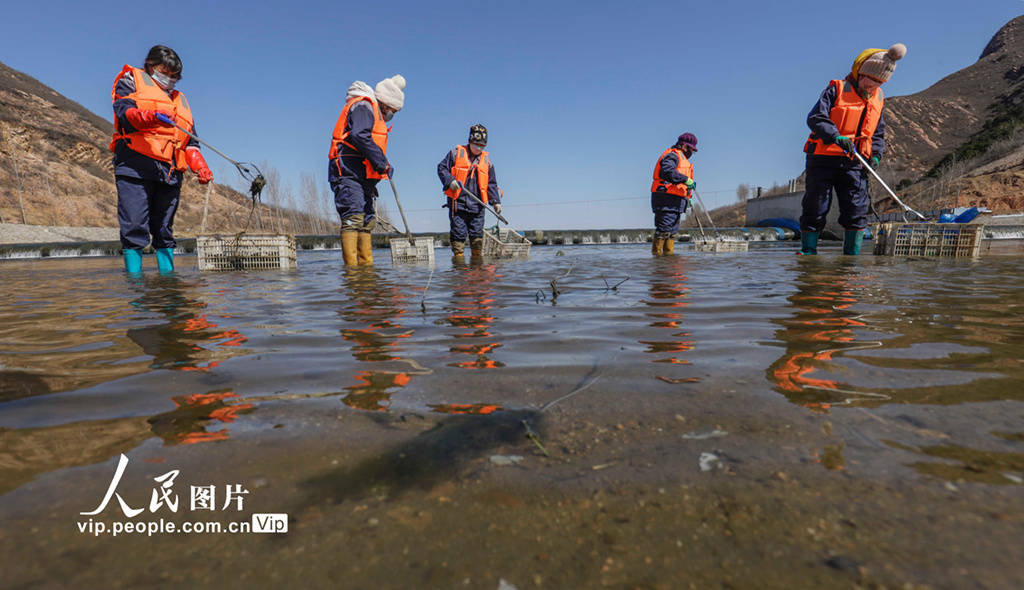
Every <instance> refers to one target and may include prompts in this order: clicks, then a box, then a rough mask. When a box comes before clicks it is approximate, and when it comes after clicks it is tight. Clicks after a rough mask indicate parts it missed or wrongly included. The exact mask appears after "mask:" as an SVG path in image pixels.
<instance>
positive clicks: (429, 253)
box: [390, 238, 434, 264]
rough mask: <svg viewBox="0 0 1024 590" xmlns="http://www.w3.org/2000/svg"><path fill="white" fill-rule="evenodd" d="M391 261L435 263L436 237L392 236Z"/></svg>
mask: <svg viewBox="0 0 1024 590" xmlns="http://www.w3.org/2000/svg"><path fill="white" fill-rule="evenodd" d="M390 242H391V262H392V263H395V262H428V263H430V264H433V263H434V238H413V239H412V240H409V239H408V238H391V240H390Z"/></svg>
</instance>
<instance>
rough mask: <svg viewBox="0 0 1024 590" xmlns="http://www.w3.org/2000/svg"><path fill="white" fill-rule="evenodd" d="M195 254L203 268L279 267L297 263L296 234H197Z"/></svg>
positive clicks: (260, 268)
mask: <svg viewBox="0 0 1024 590" xmlns="http://www.w3.org/2000/svg"><path fill="white" fill-rule="evenodd" d="M196 258H197V259H198V261H199V270H201V271H227V270H278V269H291V268H295V267H296V266H297V263H296V259H295V236H289V235H284V234H238V235H230V236H220V235H211V236H198V237H197V238H196Z"/></svg>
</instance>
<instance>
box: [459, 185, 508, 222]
mask: <svg viewBox="0 0 1024 590" xmlns="http://www.w3.org/2000/svg"><path fill="white" fill-rule="evenodd" d="M460 186H461V188H462V190H463V191H464V192H465V193H466V194H467V195H469V197H470V198H471V199H473V200H474V201H476V202H477V203H480V204H481V205H483V206H484V209H487V210H488V211H490V212H491V213H494V216H495V217H497V218H498V219H500V220H501V222H502V223H504V224H505V225H508V224H509V223H508V220H507V219H505V218H504V217H502V216H501V213H498V212H497V211H495V210H494V209H492V208H491V206H490V205H488V204H487V203H485V202H483V201H481V200H480V197H478V196H476V195H474V194H473V193H471V192H470V191H469V189H468V188H466V186H465V185H462V184H461V183H460Z"/></svg>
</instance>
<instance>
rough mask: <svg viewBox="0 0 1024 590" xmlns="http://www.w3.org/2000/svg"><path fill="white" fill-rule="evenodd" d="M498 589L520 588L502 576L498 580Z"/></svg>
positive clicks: (514, 589)
mask: <svg viewBox="0 0 1024 590" xmlns="http://www.w3.org/2000/svg"><path fill="white" fill-rule="evenodd" d="M498 590H519V589H518V588H516V587H515V586H513V585H512V584H509V583H508V582H506V581H505V579H504V578H502V579H500V580H498Z"/></svg>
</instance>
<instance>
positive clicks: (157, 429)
mask: <svg viewBox="0 0 1024 590" xmlns="http://www.w3.org/2000/svg"><path fill="white" fill-rule="evenodd" d="M237 397H238V395H236V394H234V393H232V392H230V391H221V392H213V393H196V394H193V395H179V396H175V397H173V398H171V400H172V401H174V403H175V404H176V405H177V406H178V407H177V409H175V410H172V411H170V412H167V413H164V414H159V415H157V416H153V417H152V418H150V419H149V420H148V422H149V424H150V425H151V426H152V428H153V433H155V434H156V435H157V436H159V437H160V438H162V439H163V440H164V444H165V445H179V444H181V445H190V444H195V443H200V442H211V441H217V440H226V439H227V438H228V428H226V427H225V428H221V429H220V430H215V431H212V432H208V431H207V430H206V427H207V425H208V424H209V423H211V422H220V423H222V424H228V423H230V422H234V421H235V418H237V417H238V415H239V414H240V413H241V414H248V413H249V412H251V411H252V410H253V408H254V407H255V406H254V405H253V404H234V403H231V402H233V401H234V399H233V398H237Z"/></svg>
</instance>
